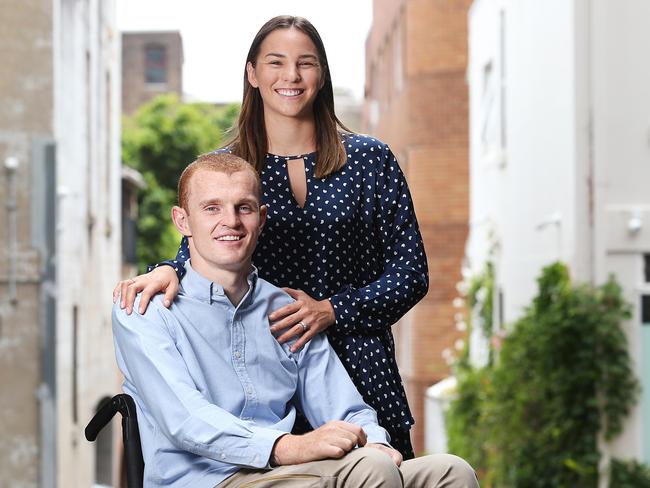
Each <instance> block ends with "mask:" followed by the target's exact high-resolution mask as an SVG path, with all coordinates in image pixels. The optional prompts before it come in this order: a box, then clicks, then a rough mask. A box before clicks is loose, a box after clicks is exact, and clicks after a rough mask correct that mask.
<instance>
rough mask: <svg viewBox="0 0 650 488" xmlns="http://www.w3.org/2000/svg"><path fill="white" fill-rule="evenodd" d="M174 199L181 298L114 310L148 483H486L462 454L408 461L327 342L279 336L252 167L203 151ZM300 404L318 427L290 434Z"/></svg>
mask: <svg viewBox="0 0 650 488" xmlns="http://www.w3.org/2000/svg"><path fill="white" fill-rule="evenodd" d="M178 198H179V206H177V207H174V208H173V210H172V219H173V221H174V224H175V225H176V227H177V229H178V230H179V231H180V232H181V233H183V234H184V235H186V236H187V237H188V240H189V247H190V255H191V262H190V261H188V263H187V264H186V268H187V273H186V275H185V277H184V278H183V280H182V281H181V292H180V293H179V296H178V297H177V298H176V300H175V301H174V303H173V304H172V305H171V307H170V308H166V307H165V306H164V305H163V303H162V296H157V297H155V298H154V300H153V301H152V305H150V306H149V307H148V308H147V311H146V313H144V314H143V315H140V314H137V313H136V314H132V315H127V313H126V311H124V310H122V309H121V308H120V306H119V303H118V304H116V305H115V307H114V309H113V332H114V338H115V348H116V355H117V360H118V364H119V366H120V369H121V370H122V372H123V373H124V376H125V382H124V391H125V392H127V393H129V394H130V395H131V396H133V397H134V399H135V401H136V405H137V406H138V418H139V424H140V433H141V438H142V444H143V446H142V447H143V454H144V459H145V486H199V487H214V486H218V487H219V488H232V487H239V486H242V487H243V486H260V487H261V486H288V487H291V486H295V487H312V486H314V487H315V486H332V487H335V486H336V487H351V488H352V487H354V488H357V487H361V486H363V487H375V486H377V487H379V486H388V487H393V486H395V487H401V486H413V487H425V486H449V487H469V486H471V487H477V486H478V484H477V482H476V478H475V476H474V473H473V471H472V470H471V468H470V467H469V466H468V465H467V463H465V462H464V461H462V460H461V459H459V458H456V457H454V456H447V455H441V456H428V457H424V458H418V459H415V460H412V461H407V462H404V463H402V462H401V461H402V460H401V456H400V454H399V453H398V452H397V451H395V450H394V449H392V448H391V447H390V444H389V442H390V440H389V438H388V435H387V433H386V431H385V430H384V429H382V428H381V427H380V426H379V425H378V424H377V418H376V414H375V412H374V411H373V410H372V409H371V408H370V407H368V406H367V405H366V404H365V403H364V402H363V400H362V398H361V396H360V395H359V393H358V392H357V390H356V389H355V387H354V385H353V384H352V381H351V380H350V378H349V377H348V375H347V373H346V371H345V369H344V368H343V366H342V365H341V363H340V361H339V360H338V358H337V356H336V354H335V353H334V352H333V350H332V349H331V348H330V347H329V344H328V342H327V339H326V338H325V336H322V335H318V336H315V337H314V338H313V339H312V340H311V341H310V342H309V343H308V344H307V345H305V346H304V347H303V348H302V349H300V350H298V351H296V352H291V349H290V348H291V345H292V344H291V343H288V344H282V345H281V344H279V343H278V342H277V340H276V339H275V337H274V336H273V335H272V333H271V331H270V330H269V323H268V314H269V313H270V312H271V311H273V310H276V309H278V308H279V307H281V306H283V305H286V304H288V303H290V302H291V298H290V297H289V296H288V295H287V294H286V293H284V292H283V291H282V290H280V289H279V288H276V287H274V286H272V285H271V284H269V283H267V282H265V281H264V280H262V279H259V278H258V277H257V273H256V270H255V269H254V267H253V266H252V265H251V256H252V254H253V250H254V249H255V245H256V243H257V238H258V236H259V234H260V232H261V230H262V227H263V225H264V221H265V219H266V208H265V207H264V206H260V181H259V177H258V175H257V173H256V172H255V171H254V170H253V168H252V167H251V166H250V165H249V164H248V163H247V162H246V161H244V160H242V159H240V158H238V157H236V156H233V155H231V154H209V155H205V156H201V157H199V158H198V159H197V160H196V161H195V162H194V163H192V164H190V165H189V166H188V167H187V168H186V169H185V171H184V172H183V174H182V175H181V178H180V181H179V191H178ZM136 309H137V305H136ZM297 407H298V408H300V409H301V410H302V411H303V412H304V414H305V416H306V417H307V419H308V420H309V421H310V423H311V424H312V425H313V426H315V427H316V429H315V430H314V431H312V432H310V433H307V434H304V435H292V434H290V432H291V429H292V426H293V423H294V420H295V415H296V408H297ZM400 465H401V466H400Z"/></svg>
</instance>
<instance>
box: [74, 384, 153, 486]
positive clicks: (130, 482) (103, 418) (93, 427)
mask: <svg viewBox="0 0 650 488" xmlns="http://www.w3.org/2000/svg"><path fill="white" fill-rule="evenodd" d="M118 412H119V413H120V414H121V415H122V440H123V441H124V471H125V472H126V486H127V488H142V484H143V478H144V459H143V458H142V445H141V442H140V431H139V430H138V416H137V413H136V408H135V402H134V401H133V398H131V396H129V395H127V394H125V393H121V394H119V395H115V396H114V397H113V398H111V399H110V400H109V401H107V402H106V403H105V404H104V405H103V406H102V407H101V408H100V409H99V410H98V411H97V413H96V414H95V415H94V416H93V418H92V419H90V422H88V425H87V426H86V430H85V434H86V439H88V440H89V441H90V442H93V441H94V440H95V439H97V435H98V434H99V432H100V431H101V430H102V429H103V428H104V427H105V426H106V424H108V423H109V422H110V421H111V419H112V418H113V417H114V416H115V414H116V413H118Z"/></svg>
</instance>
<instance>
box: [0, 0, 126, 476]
mask: <svg viewBox="0 0 650 488" xmlns="http://www.w3.org/2000/svg"><path fill="white" fill-rule="evenodd" d="M113 10H114V3H113V2H112V1H101V2H100V1H99V0H77V1H73V0H61V1H54V2H53V1H44V0H25V1H13V0H7V1H4V2H2V3H1V4H0V18H2V21H3V22H2V29H1V30H0V60H2V64H3V66H4V67H5V69H4V71H3V76H2V77H1V78H2V79H1V80H0V162H2V163H5V162H6V161H8V160H9V161H17V162H18V166H17V169H16V171H15V173H13V176H12V174H10V173H9V172H8V171H6V170H5V169H4V167H3V168H2V170H1V173H0V181H1V184H0V201H2V202H3V203H6V204H9V203H11V201H12V200H11V199H12V195H13V194H15V196H16V205H15V221H16V224H17V225H16V229H15V232H14V231H13V228H12V220H13V219H12V217H11V215H12V210H11V209H9V208H8V206H7V207H6V206H5V205H3V207H2V209H1V211H0V228H2V229H3V231H2V232H0V259H1V260H2V264H1V265H0V321H1V324H0V384H2V388H3V395H1V396H0V429H1V430H2V432H3V434H2V443H0V473H2V480H3V481H2V482H1V484H3V486H5V485H6V486H12V487H35V486H42V487H45V486H91V485H92V483H93V482H94V472H93V470H94V455H93V451H94V446H93V445H92V444H89V443H88V442H86V441H85V439H84V438H83V428H84V427H85V424H86V422H87V421H88V420H89V418H90V416H91V415H92V413H94V410H95V408H96V405H97V402H98V401H99V400H100V399H101V398H102V397H104V396H106V395H111V394H113V393H115V392H116V391H117V389H118V378H117V374H116V367H115V364H114V357H113V348H112V340H111V332H110V307H111V302H110V293H111V289H112V285H113V283H114V282H115V281H116V280H117V279H118V277H119V269H120V254H119V252H120V248H119V242H120V218H119V208H120V207H119V203H120V202H119V199H120V171H119V168H120V154H119V151H120V146H119V137H120V127H119V114H120V110H119V104H120V72H119V66H120V65H119V61H120V52H119V35H118V33H117V32H116V30H115V27H114V26H115V20H114V17H113V15H114V14H113ZM14 242H15V249H14V244H13V243H14ZM14 270H15V271H14ZM13 277H15V281H16V284H17V287H16V288H17V293H16V296H15V299H14V300H13V301H10V300H9V298H10V296H9V293H10V290H11V289H12V283H13V282H14V280H13ZM75 310H76V311H75ZM75 317H76V320H75ZM75 323H76V325H75Z"/></svg>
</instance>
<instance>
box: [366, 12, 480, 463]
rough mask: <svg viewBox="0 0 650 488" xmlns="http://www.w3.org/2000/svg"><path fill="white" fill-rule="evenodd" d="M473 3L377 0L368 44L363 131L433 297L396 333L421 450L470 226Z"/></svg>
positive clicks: (444, 370)
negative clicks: (396, 169)
mask: <svg viewBox="0 0 650 488" xmlns="http://www.w3.org/2000/svg"><path fill="white" fill-rule="evenodd" d="M470 4H471V0H401V1H392V2H389V1H387V0H375V1H374V5H373V7H374V12H373V25H372V28H371V32H370V33H369V35H368V40H367V43H366V73H367V74H366V102H365V107H364V131H366V132H368V133H370V134H372V135H375V136H377V137H379V138H380V139H382V140H384V141H385V142H387V143H388V144H390V146H391V148H392V149H393V151H394V152H395V154H396V155H397V157H398V159H399V160H400V165H401V166H402V169H403V170H404V172H405V174H406V177H407V180H408V182H409V187H410V189H411V193H412V195H413V199H414V203H415V209H416V213H417V216H418V221H419V223H420V228H421V231H422V235H423V238H424V243H425V247H426V252H427V256H428V260H429V272H430V279H431V282H430V291H429V293H428V295H427V296H426V297H425V298H424V299H423V300H422V302H421V303H419V304H418V305H417V306H416V307H415V308H414V309H413V310H412V311H411V312H409V313H408V314H407V315H406V317H404V318H403V319H402V320H401V321H400V322H399V323H398V324H397V325H396V326H395V328H394V332H395V336H396V341H397V351H398V361H399V364H400V371H401V373H402V378H403V380H404V383H405V385H406V389H407V393H408V396H409V403H410V405H411V409H412V410H413V414H414V416H415V419H416V426H415V428H414V430H413V433H412V438H413V442H414V447H415V450H416V452H422V450H423V448H424V393H425V390H426V389H427V388H428V387H429V386H431V385H432V384H433V383H435V382H437V381H439V380H440V379H442V378H444V377H445V376H447V375H448V373H449V369H448V367H447V365H446V363H445V362H444V360H443V359H442V355H441V353H442V350H443V349H444V348H446V347H453V344H454V342H455V340H456V339H457V338H459V337H460V333H459V332H458V331H456V328H455V325H454V313H455V310H454V308H453V306H452V304H451V302H452V300H453V298H454V297H455V296H456V295H457V292H456V288H455V285H456V283H457V282H458V281H459V280H460V279H461V276H460V269H461V264H462V258H463V255H464V248H465V240H466V237H467V223H468V198H469V196H468V99H467V97H468V94H467V85H466V82H465V69H466V63H467V11H468V8H469V6H470Z"/></svg>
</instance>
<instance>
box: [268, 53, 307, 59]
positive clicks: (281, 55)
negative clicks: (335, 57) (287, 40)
mask: <svg viewBox="0 0 650 488" xmlns="http://www.w3.org/2000/svg"><path fill="white" fill-rule="evenodd" d="M269 56H273V57H276V58H286V57H287V55H286V54H282V53H267V54H265V55H264V57H265V58H268V57H269ZM304 58H310V59H315V60H318V56H316V55H315V54H301V55H300V56H298V59H304Z"/></svg>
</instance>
